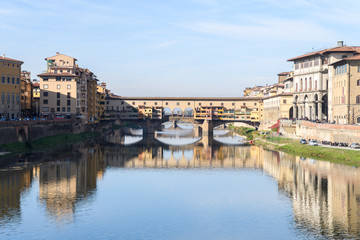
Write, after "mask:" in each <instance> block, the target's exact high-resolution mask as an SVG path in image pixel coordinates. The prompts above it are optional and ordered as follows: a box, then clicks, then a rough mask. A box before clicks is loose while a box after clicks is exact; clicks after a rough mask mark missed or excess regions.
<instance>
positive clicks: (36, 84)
mask: <svg viewBox="0 0 360 240" xmlns="http://www.w3.org/2000/svg"><path fill="white" fill-rule="evenodd" d="M32 85H33V86H34V87H40V83H33V84H32Z"/></svg>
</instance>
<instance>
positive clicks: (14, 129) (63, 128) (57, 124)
mask: <svg viewBox="0 0 360 240" xmlns="http://www.w3.org/2000/svg"><path fill="white" fill-rule="evenodd" d="M86 130H87V127H86V125H85V124H82V123H80V122H76V121H72V120H60V121H19V122H0V144H7V143H13V142H25V141H33V140H36V139H39V138H43V137H47V136H52V135H59V134H79V133H82V132H85V131H86Z"/></svg>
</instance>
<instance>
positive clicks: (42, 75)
mask: <svg viewBox="0 0 360 240" xmlns="http://www.w3.org/2000/svg"><path fill="white" fill-rule="evenodd" d="M46 76H49V77H52V76H54V77H55V76H57V77H76V76H77V75H75V74H72V73H52V72H49V73H40V74H38V77H46Z"/></svg>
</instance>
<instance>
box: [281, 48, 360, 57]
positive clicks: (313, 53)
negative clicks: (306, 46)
mask: <svg viewBox="0 0 360 240" xmlns="http://www.w3.org/2000/svg"><path fill="white" fill-rule="evenodd" d="M331 52H359V53H360V47H358V46H354V47H346V46H345V47H334V48H327V49H324V50H321V51H316V52H311V53H307V54H304V55H300V56H298V57H294V58H290V59H288V60H287V61H294V60H298V59H302V58H306V57H310V56H316V55H323V54H325V53H331Z"/></svg>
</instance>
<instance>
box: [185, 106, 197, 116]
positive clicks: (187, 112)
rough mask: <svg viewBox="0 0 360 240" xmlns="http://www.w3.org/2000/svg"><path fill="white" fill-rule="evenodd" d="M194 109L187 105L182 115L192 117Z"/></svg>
mask: <svg viewBox="0 0 360 240" xmlns="http://www.w3.org/2000/svg"><path fill="white" fill-rule="evenodd" d="M194 114H195V110H194V109H193V108H192V107H187V108H185V109H184V117H193V116H194Z"/></svg>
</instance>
